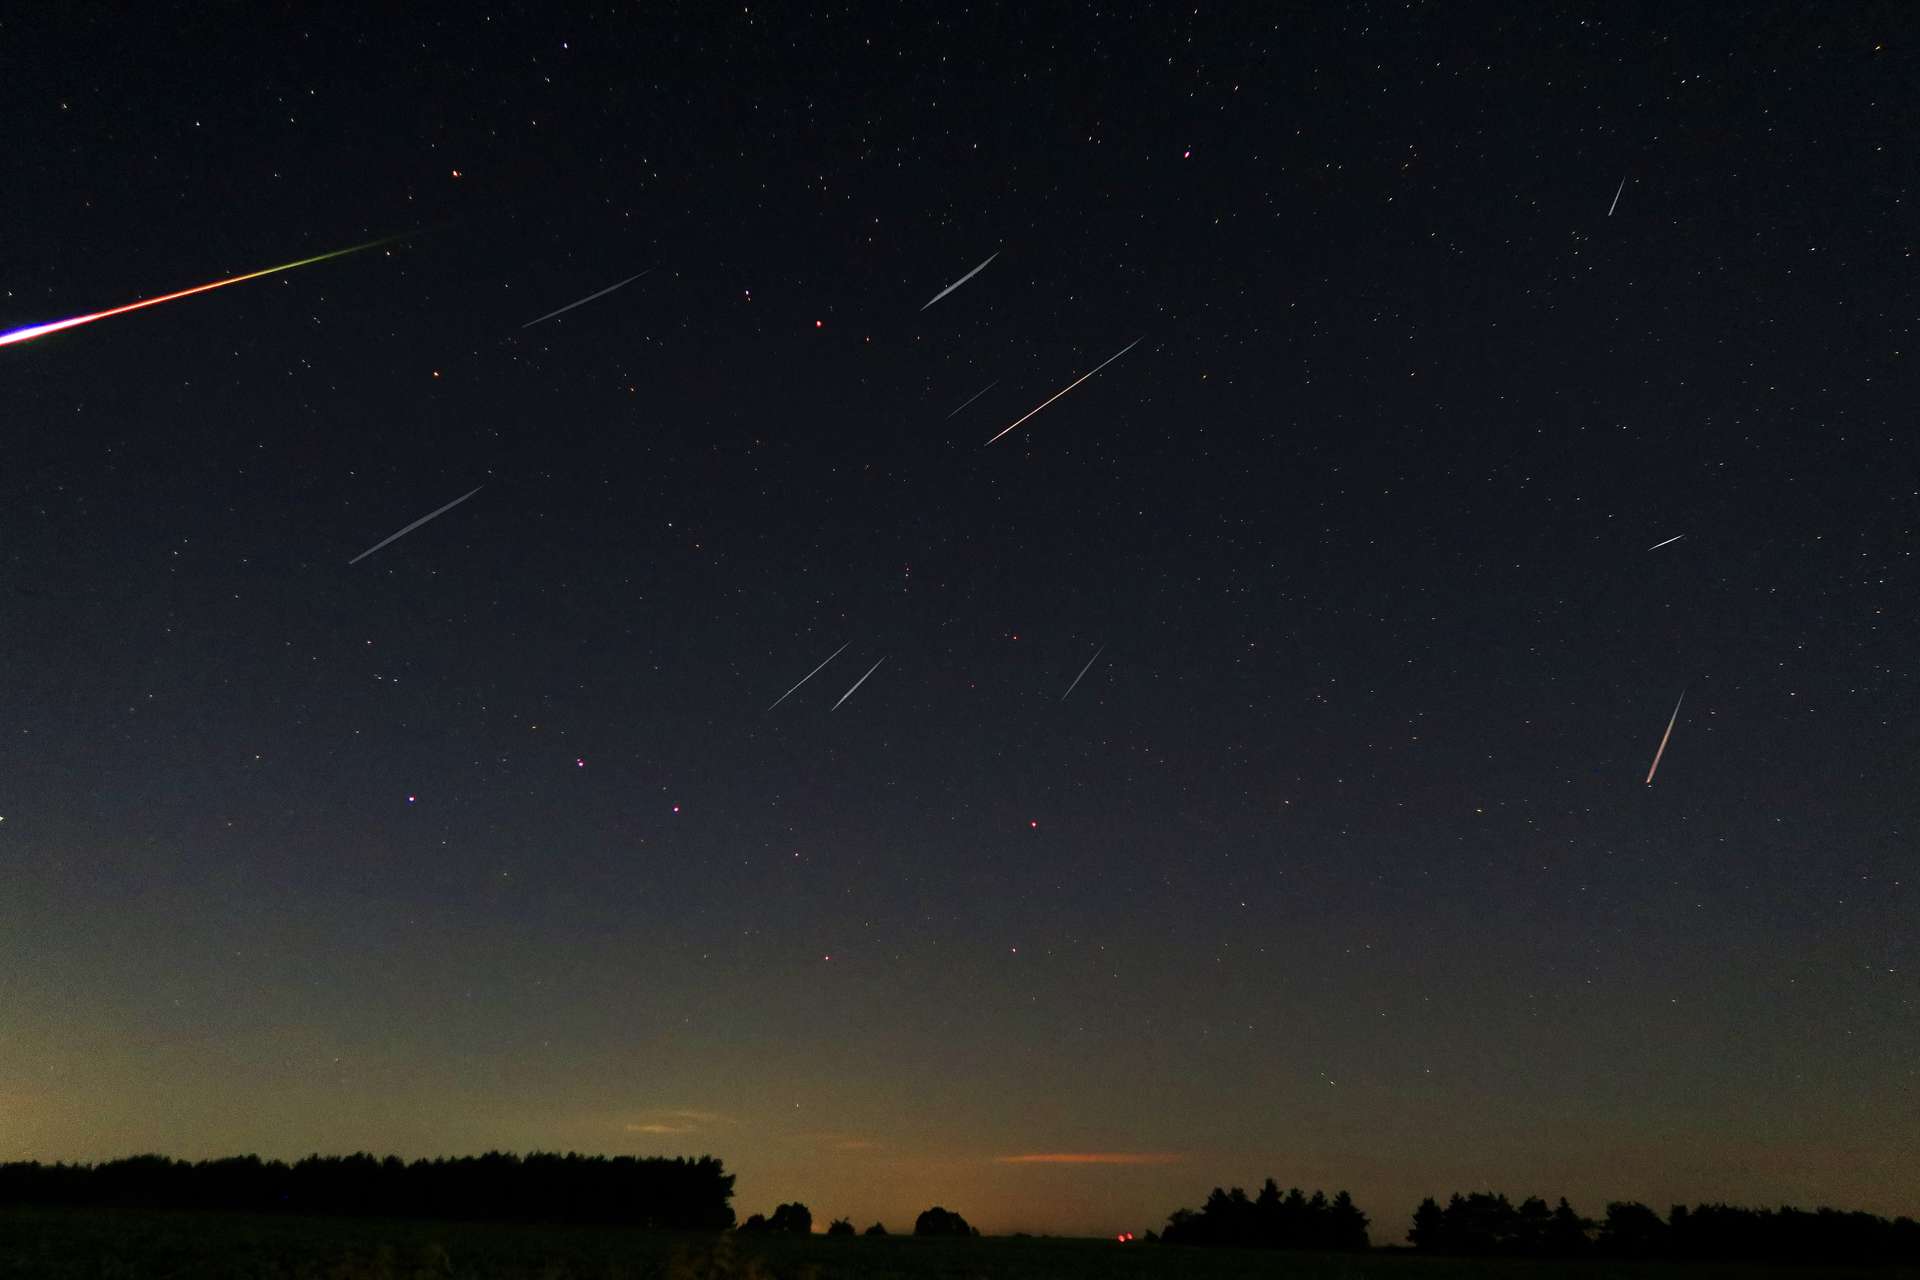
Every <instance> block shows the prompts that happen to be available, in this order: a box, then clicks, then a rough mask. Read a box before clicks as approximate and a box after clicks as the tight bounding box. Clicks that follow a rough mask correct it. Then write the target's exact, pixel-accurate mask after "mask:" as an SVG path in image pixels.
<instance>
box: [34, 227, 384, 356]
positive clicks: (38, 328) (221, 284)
mask: <svg viewBox="0 0 1920 1280" xmlns="http://www.w3.org/2000/svg"><path fill="white" fill-rule="evenodd" d="M398 239H401V237H400V236H388V237H387V238H386V239H385V240H370V241H368V242H367V243H366V244H357V245H354V246H353V247H352V248H350V249H335V250H334V251H333V252H332V253H322V254H318V255H316V256H315V257H311V258H302V259H300V260H299V261H298V262H283V263H281V264H280V265H279V266H277V267H268V268H266V269H265V270H264V271H249V272H248V273H247V274H246V275H243V276H230V277H228V278H227V279H225V280H215V281H214V282H213V283H212V284H197V285H195V286H194V287H193V288H191V289H182V290H180V291H179V292H178V293H165V294H161V295H160V296H159V297H157V298H145V299H143V300H141V301H139V302H129V303H128V304H127V305H126V306H124V307H113V308H110V309H109V310H106V311H95V312H92V313H91V314H88V315H84V316H74V317H73V318H71V319H68V320H54V321H51V322H50V323H47V324H33V325H28V326H27V327H26V328H24V329H14V330H11V331H10V332H7V333H0V347H6V346H11V345H13V344H14V343H16V342H30V341H32V340H33V339H35V338H42V337H45V336H46V335H47V334H49V333H58V332H60V330H62V329H75V328H78V327H79V326H81V325H83V324H92V323H93V322H94V321H95V320H105V319H106V318H107V317H109V316H122V315H125V314H126V313H127V312H129V311H139V310H141V309H142V308H144V307H157V306H159V305H160V304H161V303H163V302H173V301H175V300H177V299H180V298H191V297H192V296H193V295H194V294H196V293H206V292H208V291H209V290H212V289H224V288H226V287H227V286H228V285H230V284H239V283H241V282H242V281H245V280H258V279H259V278H260V277H261V276H270V275H273V274H275V273H277V272H281V271H291V270H293V269H294V268H295V267H308V266H312V265H313V264H314V263H316V262H325V261H326V260H327V259H329V258H343V257H345V256H346V255H347V254H349V253H359V252H360V251H361V250H362V249H373V248H377V247H378V246H380V245H383V244H391V243H393V242H394V241H395V240H398Z"/></svg>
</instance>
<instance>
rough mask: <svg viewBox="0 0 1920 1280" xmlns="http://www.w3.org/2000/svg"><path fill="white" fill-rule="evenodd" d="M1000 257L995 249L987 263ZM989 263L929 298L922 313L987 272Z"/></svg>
mask: <svg viewBox="0 0 1920 1280" xmlns="http://www.w3.org/2000/svg"><path fill="white" fill-rule="evenodd" d="M999 256H1000V251H999V250H998V249H995V250H994V251H993V252H992V253H990V254H988V255H987V262H992V261H993V260H994V259H995V258H997V257H999ZM987 262H983V263H981V264H980V265H979V266H977V267H975V268H974V269H973V270H971V271H969V272H967V274H965V275H963V276H961V277H960V278H959V279H958V280H955V281H954V282H953V283H952V284H950V285H948V286H947V287H946V288H944V289H942V290H941V291H940V292H938V293H936V294H934V295H933V296H932V297H931V298H928V299H927V303H926V306H923V307H921V308H920V309H921V310H922V311H925V310H926V309H927V307H930V306H932V305H933V304H934V303H936V302H938V301H940V299H942V298H944V297H946V296H947V295H948V294H950V293H952V292H953V291H954V290H955V289H958V288H959V287H960V286H961V285H963V284H965V283H966V282H967V281H969V280H971V279H973V278H974V277H975V276H977V275H979V274H980V273H981V272H982V271H985V270H986V269H987Z"/></svg>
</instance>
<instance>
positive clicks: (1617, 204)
mask: <svg viewBox="0 0 1920 1280" xmlns="http://www.w3.org/2000/svg"><path fill="white" fill-rule="evenodd" d="M1626 189H1627V178H1626V175H1625V174H1622V175H1621V176H1620V185H1619V186H1618V187H1615V188H1614V191H1613V203H1612V204H1610V205H1608V206H1607V216H1608V217H1609V218H1611V217H1612V216H1613V211H1614V210H1615V209H1618V208H1619V207H1620V193H1621V192H1622V191H1625V190H1626Z"/></svg>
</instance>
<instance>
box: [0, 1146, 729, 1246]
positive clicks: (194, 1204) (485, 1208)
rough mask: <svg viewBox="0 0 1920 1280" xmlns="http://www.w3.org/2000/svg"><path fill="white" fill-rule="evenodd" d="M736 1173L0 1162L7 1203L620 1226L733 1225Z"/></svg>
mask: <svg viewBox="0 0 1920 1280" xmlns="http://www.w3.org/2000/svg"><path fill="white" fill-rule="evenodd" d="M733 1177H734V1175H732V1174H730V1173H727V1172H725V1171H724V1170H723V1168H722V1165H721V1163H720V1161H718V1160H716V1159H714V1158H713V1157H712V1156H702V1157H700V1158H699V1159H697V1160H689V1159H686V1158H684V1157H682V1158H676V1159H671V1160H669V1159H665V1158H660V1157H649V1158H647V1159H637V1158H635V1157H633V1156H613V1157H608V1156H583V1155H575V1154H571V1153H569V1154H567V1155H564V1156H562V1155H557V1154H543V1153H538V1152H535V1153H530V1154H528V1155H525V1156H518V1155H512V1154H503V1153H501V1152H498V1151H490V1152H488V1153H487V1154H486V1155H483V1156H462V1157H459V1158H456V1159H439V1160H415V1161H414V1162H413V1163H411V1164H408V1163H406V1162H405V1161H403V1160H401V1159H400V1158H399V1157H398V1156H388V1157H387V1158H386V1159H384V1160H380V1159H376V1158H374V1157H373V1156H371V1155H367V1154H365V1153H364V1152H363V1153H360V1154H357V1155H351V1156H320V1155H313V1156H308V1157H307V1158H306V1159H304V1160H299V1161H296V1162H294V1163H293V1164H290V1165H289V1164H286V1163H284V1162H282V1161H279V1160H262V1159H260V1157H258V1156H235V1157H231V1158H228V1159H223V1160H202V1161H200V1162H199V1163H197V1164H195V1163H190V1162H188V1161H185V1160H170V1159H168V1158H167V1157H166V1156H157V1155H143V1156H134V1157H132V1158H130V1159H126V1160H109V1161H107V1162H106V1163H104V1164H95V1165H85V1164H51V1165H44V1164H39V1163H37V1162H34V1163H23V1164H0V1205H5V1204H40V1205H84V1206H101V1207H139V1208H155V1209H235V1210H260V1211H275V1212H290V1213H333V1214H347V1215H355V1216H379V1217H396V1218H455V1219H465V1220H473V1221H503V1220H514V1221H542V1222H582V1223H619V1224H625V1225H630V1226H643V1227H656V1228H665V1229H675V1230H697V1231H718V1230H723V1229H725V1228H727V1227H731V1226H732V1225H733V1207H732V1206H731V1205H730V1204H728V1203H727V1202H728V1200H730V1199H731V1198H732V1197H733Z"/></svg>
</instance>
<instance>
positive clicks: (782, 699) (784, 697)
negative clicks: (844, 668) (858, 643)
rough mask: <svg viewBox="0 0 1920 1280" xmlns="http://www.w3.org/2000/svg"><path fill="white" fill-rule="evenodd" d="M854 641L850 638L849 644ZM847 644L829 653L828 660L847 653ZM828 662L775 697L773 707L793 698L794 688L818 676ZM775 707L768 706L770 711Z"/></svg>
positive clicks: (830, 660)
mask: <svg viewBox="0 0 1920 1280" xmlns="http://www.w3.org/2000/svg"><path fill="white" fill-rule="evenodd" d="M852 643H853V641H851V640H849V641H847V644H852ZM847 644H843V645H841V646H840V647H839V648H838V649H835V650H834V651H833V652H832V653H830V654H828V655H827V662H832V661H833V660H834V659H835V658H837V657H839V656H840V655H841V654H843V653H845V652H846V651H847ZM827 662H823V663H821V664H820V665H819V666H817V667H815V668H814V669H813V670H811V671H809V672H807V674H805V675H803V676H801V677H800V684H796V685H794V686H793V689H789V690H787V691H786V692H785V693H783V694H781V695H780V696H779V697H777V698H775V699H774V700H773V707H777V706H779V705H780V704H781V703H783V702H785V701H786V700H787V699H788V698H791V697H792V696H793V693H794V689H798V688H799V687H800V685H802V684H805V683H806V682H807V681H809V680H811V679H813V678H814V677H815V676H817V675H819V674H820V673H821V672H822V671H823V670H825V669H826V665H827ZM773 707H768V708H767V710H769V711H771V710H773Z"/></svg>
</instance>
